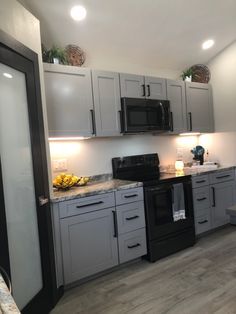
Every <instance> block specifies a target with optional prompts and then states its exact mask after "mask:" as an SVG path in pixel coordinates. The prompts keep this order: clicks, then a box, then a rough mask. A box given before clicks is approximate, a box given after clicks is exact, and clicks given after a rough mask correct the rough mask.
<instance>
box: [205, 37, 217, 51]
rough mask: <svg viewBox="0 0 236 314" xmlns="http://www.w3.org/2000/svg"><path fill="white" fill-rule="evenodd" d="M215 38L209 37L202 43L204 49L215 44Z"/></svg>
mask: <svg viewBox="0 0 236 314" xmlns="http://www.w3.org/2000/svg"><path fill="white" fill-rule="evenodd" d="M214 43H215V42H214V40H213V39H208V40H206V41H204V43H203V44H202V49H204V50H206V49H209V48H211V47H212V46H213V45H214Z"/></svg>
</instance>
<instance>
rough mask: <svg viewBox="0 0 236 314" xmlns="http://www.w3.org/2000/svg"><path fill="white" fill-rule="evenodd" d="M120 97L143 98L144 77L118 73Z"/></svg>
mask: <svg viewBox="0 0 236 314" xmlns="http://www.w3.org/2000/svg"><path fill="white" fill-rule="evenodd" d="M120 91H121V97H130V98H145V83H144V76H142V75H135V74H126V73H120Z"/></svg>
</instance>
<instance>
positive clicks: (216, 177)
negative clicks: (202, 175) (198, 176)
mask: <svg viewBox="0 0 236 314" xmlns="http://www.w3.org/2000/svg"><path fill="white" fill-rule="evenodd" d="M234 178H235V175H234V170H226V171H217V172H214V173H212V174H210V183H211V184H215V183H220V182H225V181H230V180H234Z"/></svg>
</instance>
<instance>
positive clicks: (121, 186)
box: [51, 179, 143, 203]
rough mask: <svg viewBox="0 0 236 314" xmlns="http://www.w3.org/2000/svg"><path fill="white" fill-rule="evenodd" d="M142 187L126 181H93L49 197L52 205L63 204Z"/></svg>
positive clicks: (138, 183)
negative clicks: (82, 198) (72, 200)
mask: <svg viewBox="0 0 236 314" xmlns="http://www.w3.org/2000/svg"><path fill="white" fill-rule="evenodd" d="M140 186H143V184H142V182H134V181H126V180H117V179H113V180H107V181H93V182H89V183H88V184H87V185H86V186H81V187H72V188H70V189H69V190H67V191H54V192H53V196H52V197H51V202H52V203H57V202H63V201H67V200H71V199H75V198H81V197H85V196H92V195H97V194H103V193H107V192H114V191H119V190H126V189H131V188H137V187H140Z"/></svg>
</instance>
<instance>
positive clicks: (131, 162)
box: [112, 153, 190, 186]
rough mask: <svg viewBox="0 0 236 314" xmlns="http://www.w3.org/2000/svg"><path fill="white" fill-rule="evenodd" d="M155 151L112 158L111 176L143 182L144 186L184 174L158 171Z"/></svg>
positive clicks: (177, 177)
mask: <svg viewBox="0 0 236 314" xmlns="http://www.w3.org/2000/svg"><path fill="white" fill-rule="evenodd" d="M159 166H160V162H159V157H158V154H157V153H153V154H145V155H134V156H125V157H116V158H112V170H113V178H114V179H121V180H130V181H139V182H143V185H144V186H150V185H156V184H159V183H161V182H163V181H169V180H171V181H173V180H176V181H178V180H179V179H181V178H182V179H183V178H186V177H190V176H189V175H187V176H186V175H185V174H177V173H160V167H159Z"/></svg>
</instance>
